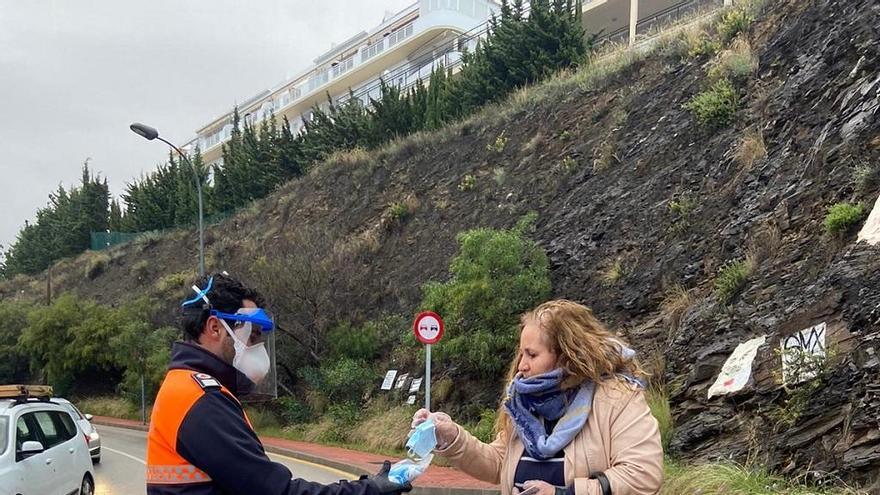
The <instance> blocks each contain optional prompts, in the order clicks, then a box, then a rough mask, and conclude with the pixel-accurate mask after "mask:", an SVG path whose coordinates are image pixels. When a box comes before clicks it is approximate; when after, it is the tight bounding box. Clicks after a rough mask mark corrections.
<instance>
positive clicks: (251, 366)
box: [220, 319, 272, 383]
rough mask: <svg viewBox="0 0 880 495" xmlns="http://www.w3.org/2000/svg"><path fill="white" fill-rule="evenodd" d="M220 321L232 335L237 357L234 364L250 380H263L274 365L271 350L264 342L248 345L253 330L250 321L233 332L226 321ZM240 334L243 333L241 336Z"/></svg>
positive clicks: (257, 381) (256, 381)
mask: <svg viewBox="0 0 880 495" xmlns="http://www.w3.org/2000/svg"><path fill="white" fill-rule="evenodd" d="M220 322H221V323H222V324H223V327H224V328H226V333H228V334H229V336H230V337H232V343H233V346H234V347H235V357H234V358H233V359H232V366H234V367H235V369H237V370H238V371H241V372H242V373H243V374H244V376H246V377H248V379H249V380H250V381H252V382H254V383H259V382H260V381H262V380H263V378H264V377H265V376H266V374H267V373H269V368H270V366H271V365H272V363H271V361H270V360H269V352H268V351H266V345H265V344H264V343H263V342H260V343H259V344H255V345H247V341H248V340H249V338H250V334H251V331H252V326H251V324H250V323H245V324H244V325H242V326H241V328H238V329H236V330H235V331H234V332H233V330H232V329H231V328H229V325H228V324H227V323H226V321H224V320H222V319H221V320H220ZM238 334H241V335H240V336H239V335H238Z"/></svg>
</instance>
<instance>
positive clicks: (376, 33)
mask: <svg viewBox="0 0 880 495" xmlns="http://www.w3.org/2000/svg"><path fill="white" fill-rule="evenodd" d="M499 5H500V4H499V3H498V2H496V1H495V0H419V1H417V2H415V3H413V4H412V5H410V6H409V7H407V8H405V9H403V10H402V11H400V12H398V13H397V14H394V15H393V16H391V17H389V18H386V19H385V20H384V21H383V22H382V24H380V25H378V26H376V27H375V28H373V29H371V30H369V31H364V32H361V33H358V34H357V35H355V36H353V37H351V38H350V39H348V40H346V41H344V42H342V43H340V44H338V45H336V46H334V47H333V48H332V49H331V50H330V51H328V52H326V53H323V54H322V55H320V56H319V57H318V58H316V59H315V60H314V64H313V65H312V66H311V67H309V68H308V69H306V70H305V71H303V72H301V73H300V74H298V75H297V76H296V77H294V78H292V79H290V80H288V81H286V82H284V83H282V84H281V85H279V86H277V87H275V88H272V89H268V90H264V91H262V92H260V93H259V94H257V95H255V96H253V97H251V98H250V99H248V100H247V101H245V102H243V103H241V104H239V105H238V111H239V115H240V116H241V118H242V120H243V121H246V122H249V123H257V122H259V121H261V120H263V119H265V118H267V117H269V116H270V115H271V114H273V113H274V115H275V116H276V117H277V118H279V119H280V118H281V117H282V116H284V117H287V120H288V121H290V124H291V127H292V130H294V131H298V130H299V129H301V128H302V125H303V124H302V121H303V119H304V118H305V119H307V118H308V117H309V113H310V112H311V110H312V108H313V107H314V106H315V105H316V104H319V105H320V104H323V103H325V102H326V101H327V94H328V93H329V94H330V96H331V97H333V99H334V101H336V100H340V101H344V100H345V99H347V98H348V95H349V90H352V91H353V92H354V94H355V97H357V98H360V99H362V100H363V102H364V103H365V104H367V103H369V99H370V98H377V97H378V96H379V80H380V79H384V80H385V81H386V82H387V83H389V84H397V85H400V86H402V87H408V86H411V85H413V84H415V82H416V81H417V80H418V79H423V80H426V79H427V78H428V77H430V74H431V71H432V70H433V69H434V67H436V66H437V65H438V64H443V66H444V67H452V66H455V65H457V64H458V63H459V61H460V60H461V55H462V50H464V49H465V47H466V46H467V47H468V49H469V50H473V49H474V48H475V47H476V36H473V34H474V33H470V32H471V31H472V30H474V29H475V28H482V27H483V25H484V24H485V23H486V21H487V20H488V19H489V17H490V15H491V14H492V13H493V12H497V11H498V9H499ZM232 119H233V111H229V112H228V113H226V114H224V115H222V116H220V117H218V118H216V119H214V120H213V121H211V122H209V123H208V124H206V125H205V126H204V127H202V128H201V129H199V130H198V131H197V137H196V138H195V139H193V140H192V141H190V142H189V143H187V144H186V145H185V146H184V149H185V150H186V151H188V152H192V151H194V149H195V147H196V146H198V147H199V149H200V150H201V153H202V157H203V159H204V160H205V163H213V162H216V161H218V160H220V159H221V157H222V144H223V143H224V142H225V141H227V140H228V139H229V138H230V137H231V136H232Z"/></svg>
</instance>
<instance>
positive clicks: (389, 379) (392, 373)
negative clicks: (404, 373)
mask: <svg viewBox="0 0 880 495" xmlns="http://www.w3.org/2000/svg"><path fill="white" fill-rule="evenodd" d="M396 376H397V370H388V372H387V373H385V379H384V380H382V390H391V387H393V386H394V377H396Z"/></svg>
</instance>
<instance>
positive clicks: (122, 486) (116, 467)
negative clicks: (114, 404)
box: [95, 426, 356, 495]
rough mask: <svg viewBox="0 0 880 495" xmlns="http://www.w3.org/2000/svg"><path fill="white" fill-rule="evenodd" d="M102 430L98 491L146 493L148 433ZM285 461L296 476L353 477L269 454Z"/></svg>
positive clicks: (105, 494)
mask: <svg viewBox="0 0 880 495" xmlns="http://www.w3.org/2000/svg"><path fill="white" fill-rule="evenodd" d="M97 428H98V433H100V434H101V462H100V464H96V465H95V476H96V478H97V479H96V482H95V485H96V486H95V492H96V494H97V495H134V494H144V493H146V482H145V480H144V475H145V471H146V463H145V459H146V456H147V434H146V432H142V431H137V430H128V429H125V428H113V427H110V426H98V427H97ZM269 457H270V458H271V459H272V460H273V461H275V462H280V463H281V464H284V465H285V466H287V467H288V469H290V472H292V473H293V475H294V476H296V477H297V478H305V479H307V480H311V481H317V482H320V483H333V482H335V481H339V480H340V479H343V478H345V479H355V478H356V477H355V476H353V475H351V474H349V473H345V472H343V471H339V470H337V469H333V468H328V467H324V466H319V465H317V464H313V463H311V462H306V461H300V460H298V459H293V458H290V457H285V456H281V455H276V454H269Z"/></svg>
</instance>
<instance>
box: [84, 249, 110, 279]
mask: <svg viewBox="0 0 880 495" xmlns="http://www.w3.org/2000/svg"><path fill="white" fill-rule="evenodd" d="M109 263H110V257H109V256H107V255H106V254H104V253H94V254H90V255H89V258H88V260H87V261H86V266H85V269H84V271H83V275H84V276H85V278H86V280H95V279H96V278H98V276H99V275H101V274H102V273H104V270H106V269H107V265H108V264H109Z"/></svg>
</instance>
